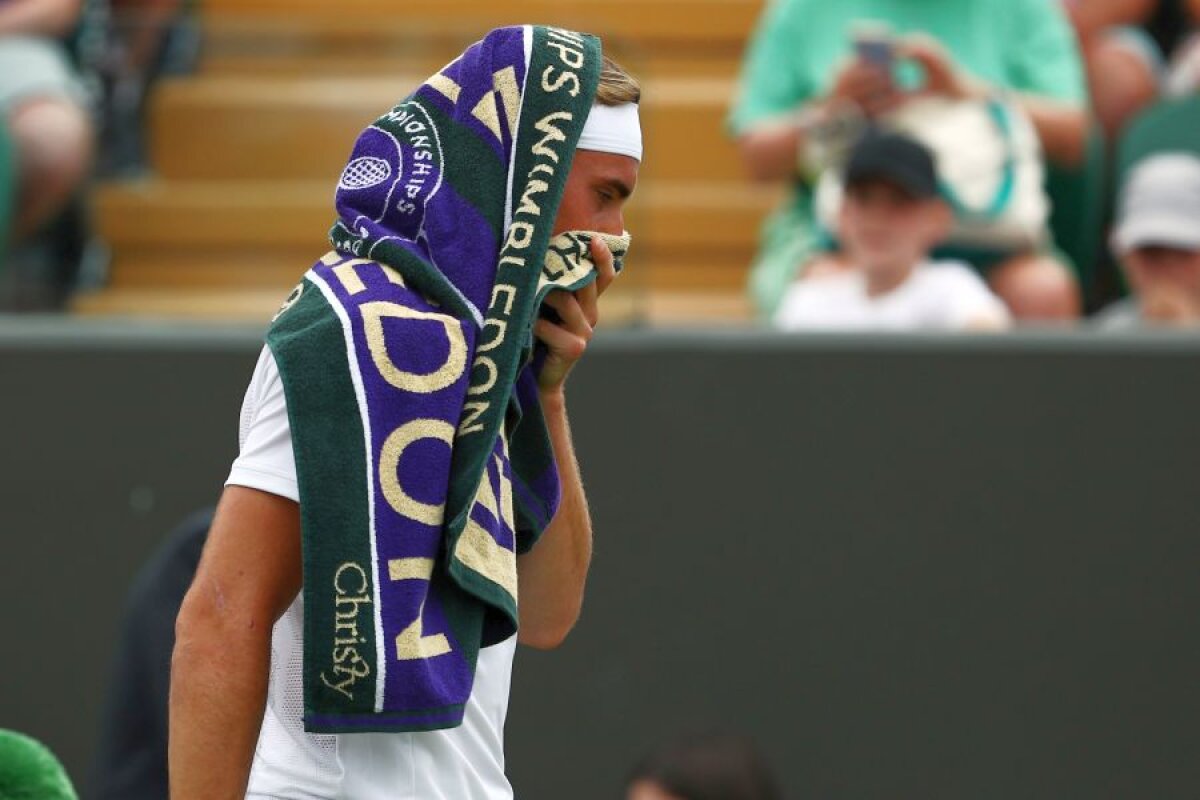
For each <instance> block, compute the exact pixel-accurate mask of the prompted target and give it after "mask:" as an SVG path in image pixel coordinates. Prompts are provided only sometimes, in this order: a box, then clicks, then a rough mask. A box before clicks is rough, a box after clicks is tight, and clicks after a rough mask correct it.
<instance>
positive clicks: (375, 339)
mask: <svg viewBox="0 0 1200 800" xmlns="http://www.w3.org/2000/svg"><path fill="white" fill-rule="evenodd" d="M361 308H362V315H363V328H364V330H365V332H366V337H367V347H368V348H369V349H370V350H371V360H372V361H374V362H375V368H376V369H377V370H379V374H380V375H381V376H382V377H383V379H384V380H385V381H387V382H388V383H390V384H391V385H392V386H395V387H396V388H397V389H403V390H404V391H406V392H414V393H416V394H432V393H433V392H438V391H441V390H442V389H445V388H446V387H448V386H452V385H453V384H454V382H455V381H457V380H458V379H459V378H460V377H462V374H463V372H464V370H465V369H466V366H467V341H466V339H465V337H464V336H463V332H462V325H461V323H459V321H458V320H456V319H455V318H454V317H451V316H448V315H446V314H438V313H435V312H432V311H418V310H416V309H412V308H407V307H406V306H402V305H397V304H396V303H388V302H386V301H382V300H377V301H374V302H371V303H363V304H362V306H361ZM387 317H393V318H396V319H414V320H426V321H430V322H437V323H440V324H441V326H442V328H443V329H445V331H446V340H447V341H448V342H449V345H450V347H449V349H448V352H447V353H446V360H445V361H444V362H443V363H442V365H441V366H440V367H438V368H437V369H435V370H434V371H433V372H428V373H417V372H406V371H405V370H402V369H400V368H399V367H397V366H396V365H395V364H394V363H392V358H391V356H390V355H388V350H387V341H386V340H385V338H384V334H383V320H384V319H385V318H387Z"/></svg>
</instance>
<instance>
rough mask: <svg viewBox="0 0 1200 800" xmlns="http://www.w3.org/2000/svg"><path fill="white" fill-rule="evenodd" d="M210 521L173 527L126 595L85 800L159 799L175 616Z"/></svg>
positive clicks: (163, 792) (199, 518)
mask: <svg viewBox="0 0 1200 800" xmlns="http://www.w3.org/2000/svg"><path fill="white" fill-rule="evenodd" d="M212 517H213V512H212V510H211V509H210V510H208V511H201V512H197V513H196V514H193V515H192V516H190V517H189V518H188V519H187V520H185V521H184V522H183V523H182V524H180V526H179V527H178V528H176V529H175V531H174V532H172V533H171V534H170V535H169V536H168V537H167V540H166V542H165V543H164V544H163V545H162V547H160V548H159V550H158V552H156V553H155V554H154V556H153V557H152V558H151V559H150V561H149V562H147V564H146V566H145V567H143V568H142V570H141V572H139V573H138V576H137V577H136V578H135V579H134V581H133V585H132V587H131V588H130V590H129V595H128V597H127V598H126V601H125V612H124V616H123V619H122V621H121V638H120V641H119V643H118V645H117V660H116V664H115V665H114V669H113V676H112V683H111V684H110V688H109V691H108V695H107V701H106V703H105V710H104V719H103V727H102V729H101V732H100V745H99V747H98V748H97V751H96V760H95V764H94V765H93V769H92V776H91V787H90V790H89V791H88V793H87V795H88V797H89V798H91V800H128V799H129V798H138V800H166V798H167V795H168V786H167V706H168V695H169V689H170V684H171V652H172V650H174V648H175V617H176V616H178V615H179V607H180V605H182V603H183V596H184V595H185V594H187V590H188V587H190V586H191V585H192V578H194V577H195V576H196V566H197V565H198V564H199V563H200V553H201V551H202V550H203V549H204V541H205V540H206V539H207V538H208V529H209V527H210V526H211V525H212ZM0 800H2V798H0Z"/></svg>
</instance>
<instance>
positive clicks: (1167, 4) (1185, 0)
mask: <svg viewBox="0 0 1200 800" xmlns="http://www.w3.org/2000/svg"><path fill="white" fill-rule="evenodd" d="M1160 5H1161V7H1162V8H1163V9H1164V10H1169V12H1168V13H1166V14H1162V13H1160V14H1159V17H1160V18H1164V17H1165V19H1162V21H1161V22H1160V21H1159V20H1155V21H1154V22H1158V23H1159V24H1158V26H1157V27H1154V23H1152V30H1153V31H1155V32H1158V31H1163V32H1164V33H1167V35H1170V34H1174V36H1173V40H1174V41H1173V43H1172V44H1171V45H1170V46H1169V47H1168V46H1167V45H1164V52H1166V53H1167V56H1168V61H1169V66H1168V67H1167V75H1166V78H1165V80H1164V82H1163V91H1164V93H1165V94H1167V95H1170V96H1172V97H1180V96H1183V95H1188V94H1195V93H1196V92H1198V91H1200V33H1197V32H1196V29H1197V27H1198V26H1200V0H1161V2H1160ZM1189 32H1190V33H1189Z"/></svg>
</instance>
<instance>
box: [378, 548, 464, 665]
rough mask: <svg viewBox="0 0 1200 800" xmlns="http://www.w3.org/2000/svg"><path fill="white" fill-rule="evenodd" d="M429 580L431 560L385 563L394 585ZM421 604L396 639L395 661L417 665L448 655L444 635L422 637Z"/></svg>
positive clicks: (448, 644)
mask: <svg viewBox="0 0 1200 800" xmlns="http://www.w3.org/2000/svg"><path fill="white" fill-rule="evenodd" d="M432 576H433V559H432V558H393V559H391V560H390V561H388V577H389V578H391V579H392V580H394V581H428V580H429V579H430V578H431V577H432ZM424 614H425V604H424V603H422V604H421V609H420V610H419V611H418V612H417V618H416V619H415V620H413V622H412V624H411V625H409V626H408V627H407V628H405V629H404V630H402V631H400V633H398V634H397V635H396V658H397V659H398V660H400V661H417V660H420V659H426V658H435V657H437V656H442V655H445V654H446V653H449V652H450V642H449V641H448V640H447V639H446V634H444V633H435V634H433V635H432V636H425V635H423V626H422V624H421V617H422V616H424Z"/></svg>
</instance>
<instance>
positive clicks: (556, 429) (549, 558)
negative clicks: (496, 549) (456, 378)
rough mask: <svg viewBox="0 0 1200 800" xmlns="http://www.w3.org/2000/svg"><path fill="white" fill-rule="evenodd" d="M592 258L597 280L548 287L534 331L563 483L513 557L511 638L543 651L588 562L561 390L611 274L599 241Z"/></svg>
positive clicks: (568, 609)
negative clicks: (543, 520)
mask: <svg viewBox="0 0 1200 800" xmlns="http://www.w3.org/2000/svg"><path fill="white" fill-rule="evenodd" d="M592 258H593V259H594V260H595V262H596V266H597V272H598V273H599V275H598V278H597V280H596V282H595V283H594V284H592V285H591V286H588V287H586V288H584V289H581V290H580V291H578V292H576V293H574V294H570V293H568V292H561V291H556V292H551V293H550V296H549V297H547V298H546V303H547V305H549V306H550V307H552V308H553V309H554V310H555V311H557V312H558V316H559V317H560V319H561V320H562V322H561V323H552V322H550V321H548V320H544V319H543V320H540V321H538V323H537V326H536V327H535V329H534V333H535V335H536V336H537V337H538V339H539V340H541V341H542V342H543V343H544V344H545V345H546V346H547V348H549V351H550V352H549V355H548V357H547V358H546V363H545V366H544V367H543V369H542V372H541V375H540V376H539V378H538V390H539V393H540V397H541V402H542V411H543V413H544V414H545V417H546V427H547V428H548V429H549V432H550V442H551V445H552V447H553V448H554V458H555V460H556V462H557V463H558V477H559V482H560V484H561V485H562V500H561V502H560V503H559V507H558V513H557V514H555V515H554V519H553V520H551V521H550V524H549V525H548V526H547V527H546V530H545V532H543V534H542V537H541V539H540V540H538V543H537V545H536V546H535V547H534V548H533V550H531V551H529V552H528V553H526V554H525V555H523V556H521V557H520V558H518V559H517V578H518V583H519V591H520V603H519V610H520V618H521V619H520V634H519V636H518V640H519V641H520V642H521V643H522V644H526V645H530V646H531V647H537V648H542V649H550V648H554V647H557V646H558V645H560V644H562V642H563V640H564V639H565V638H566V637H567V634H568V633H570V632H571V628H573V627H574V626H575V622H576V620H578V619H579V612H580V609H581V608H582V607H583V590H584V584H585V583H586V582H587V573H588V567H589V566H590V564H591V561H592V520H591V516H590V515H589V514H588V506H587V497H586V495H585V494H584V491H583V481H582V479H581V478H580V474H579V464H578V462H577V461H576V460H575V448H574V446H573V445H572V443H571V426H570V423H569V422H568V420H567V405H566V396H565V393H564V389H563V387H564V384H565V383H566V379H567V375H568V374H569V373H570V371H571V368H572V367H574V366H575V363H576V362H578V361H579V359H580V358H581V357H582V356H583V353H584V351H585V350H586V349H587V345H588V342H589V341H590V340H591V338H592V331H593V329H594V328H595V326H596V323H597V322H598V321H599V309H598V306H597V301H598V299H599V296H600V295H601V294H603V293H604V290H605V289H607V288H608V286H609V284H611V283H612V280H613V277H614V275H615V273H614V271H613V260H612V254H611V253H609V252H608V248H607V247H605V245H604V244H603V243H602V242H600V241H599V240H598V239H597V240H595V241H593V242H592Z"/></svg>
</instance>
